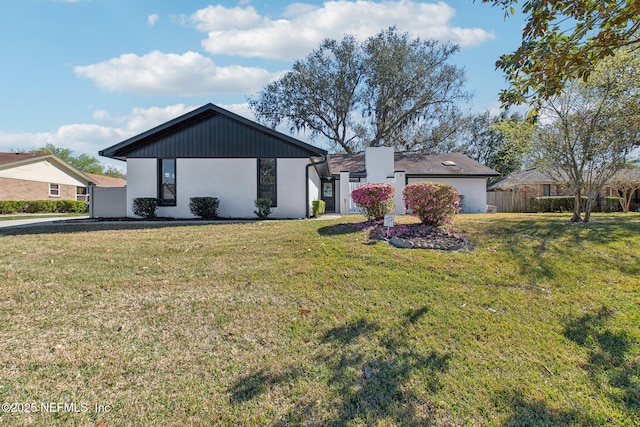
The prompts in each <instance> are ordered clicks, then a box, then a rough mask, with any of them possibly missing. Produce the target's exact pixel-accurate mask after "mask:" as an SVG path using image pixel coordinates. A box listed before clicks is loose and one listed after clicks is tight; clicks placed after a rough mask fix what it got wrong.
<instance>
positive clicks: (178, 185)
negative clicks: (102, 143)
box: [100, 104, 498, 218]
mask: <svg viewBox="0 0 640 427" xmlns="http://www.w3.org/2000/svg"><path fill="white" fill-rule="evenodd" d="M100 155H101V156H106V157H110V158H113V159H119V160H123V161H126V163H127V187H126V189H123V191H126V196H125V197H124V198H123V200H126V216H128V217H134V216H135V215H134V214H133V200H134V199H135V198H138V197H152V198H157V199H158V204H159V207H158V210H157V215H158V216H161V217H170V218H193V214H192V213H191V212H190V209H189V202H190V199H191V198H192V197H203V196H209V197H216V198H218V199H219V200H220V207H219V215H220V217H223V218H254V217H255V215H254V211H255V209H256V208H255V200H256V199H258V198H269V199H271V201H272V214H271V217H273V218H304V217H309V216H310V213H311V212H312V209H311V206H312V202H313V201H314V200H318V199H322V200H324V201H325V202H326V203H327V205H326V211H327V212H339V213H343V214H346V213H353V212H357V210H356V208H355V207H354V206H353V205H352V203H351V197H350V194H351V190H352V189H353V188H355V187H357V186H358V185H362V184H364V183H367V182H389V183H392V184H394V185H395V186H396V213H398V214H402V213H404V203H403V201H402V190H403V188H404V186H405V185H406V184H408V183H412V182H417V181H439V182H444V183H447V184H451V185H453V186H454V187H456V188H457V189H458V191H460V193H461V194H463V195H464V211H465V212H486V182H487V177H490V176H496V175H498V173H497V172H495V171H494V170H492V169H490V168H488V167H486V166H483V165H481V164H479V163H478V162H475V161H473V160H472V159H470V158H468V157H466V156H464V155H462V154H457V153H453V154H442V155H435V156H429V155H425V154H421V153H394V150H393V148H389V147H375V148H368V149H367V150H366V151H365V152H363V153H357V154H331V155H330V154H328V153H327V151H325V150H323V149H320V148H318V147H314V146H313V145H310V144H307V143H305V142H302V141H299V140H297V139H295V138H292V137H290V136H288V135H284V134H282V133H280V132H277V131H275V130H273V129H270V128H267V127H265V126H262V125H260V124H257V123H255V122H253V121H251V120H248V119H246V118H244V117H241V116H238V115H236V114H234V113H231V112H229V111H227V110H224V109H222V108H220V107H217V106H215V105H213V104H207V105H204V106H202V107H200V108H198V109H196V110H194V111H191V112H189V113H187V114H185V115H183V116H180V117H178V118H176V119H173V120H171V121H169V122H167V123H164V124H162V125H160V126H157V127H155V128H153V129H151V130H149V131H147V132H144V133H141V134H140V135H137V136H134V137H132V138H129V139H127V140H125V141H122V142H120V143H118V144H116V145H113V146H112V147H109V148H106V149H104V150H102V151H100ZM122 211H125V209H124V207H123V209H122Z"/></svg>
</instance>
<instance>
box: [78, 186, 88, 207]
mask: <svg viewBox="0 0 640 427" xmlns="http://www.w3.org/2000/svg"><path fill="white" fill-rule="evenodd" d="M80 190H84V193H80V192H79V191H80ZM76 201H79V202H87V203H88V202H89V187H82V186H79V185H78V186H76Z"/></svg>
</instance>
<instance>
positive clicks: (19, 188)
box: [0, 153, 95, 201]
mask: <svg viewBox="0 0 640 427" xmlns="http://www.w3.org/2000/svg"><path fill="white" fill-rule="evenodd" d="M93 185H95V181H94V179H93V178H91V177H90V176H88V175H87V174H85V173H83V172H81V171H79V170H77V169H76V168H74V167H73V166H71V165H69V164H68V163H67V162H65V161H63V160H61V159H59V158H58V157H56V156H55V155H53V154H34V153H0V200H78V201H87V197H88V194H89V193H88V188H89V187H91V186H93Z"/></svg>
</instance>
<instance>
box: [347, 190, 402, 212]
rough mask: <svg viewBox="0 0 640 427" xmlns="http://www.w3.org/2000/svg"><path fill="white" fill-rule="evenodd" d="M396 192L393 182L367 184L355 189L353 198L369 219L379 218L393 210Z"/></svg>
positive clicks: (352, 194)
mask: <svg viewBox="0 0 640 427" xmlns="http://www.w3.org/2000/svg"><path fill="white" fill-rule="evenodd" d="M395 194H396V188H395V187H394V186H393V185H391V184H365V185H363V186H361V187H358V188H356V189H355V190H353V191H352V192H351V198H352V199H353V202H354V203H355V204H356V205H357V206H358V207H359V208H360V209H361V210H362V213H363V214H364V216H366V217H367V219H368V220H377V219H382V218H384V215H385V214H386V213H388V212H391V210H392V209H393V197H394V196H395Z"/></svg>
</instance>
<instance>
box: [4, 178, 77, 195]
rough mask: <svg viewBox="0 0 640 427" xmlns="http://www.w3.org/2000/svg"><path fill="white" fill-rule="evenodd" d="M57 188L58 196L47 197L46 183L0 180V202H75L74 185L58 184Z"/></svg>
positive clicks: (47, 185) (47, 186) (47, 188)
mask: <svg viewBox="0 0 640 427" xmlns="http://www.w3.org/2000/svg"><path fill="white" fill-rule="evenodd" d="M54 184H55V183H54ZM58 188H59V189H60V196H57V197H56V196H49V183H48V182H38V181H26V180H23V179H13V178H0V200H76V191H77V190H76V186H75V185H66V184H58Z"/></svg>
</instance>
